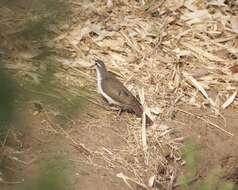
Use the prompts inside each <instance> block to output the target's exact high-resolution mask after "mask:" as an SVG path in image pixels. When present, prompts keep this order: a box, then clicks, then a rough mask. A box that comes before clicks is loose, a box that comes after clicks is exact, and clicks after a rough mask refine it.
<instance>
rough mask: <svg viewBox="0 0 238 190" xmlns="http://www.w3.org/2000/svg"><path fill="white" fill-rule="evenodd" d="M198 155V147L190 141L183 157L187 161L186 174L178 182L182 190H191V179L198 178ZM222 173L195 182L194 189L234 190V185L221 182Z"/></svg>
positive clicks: (215, 173)
mask: <svg viewBox="0 0 238 190" xmlns="http://www.w3.org/2000/svg"><path fill="white" fill-rule="evenodd" d="M197 153H198V150H197V149H196V146H195V145H194V144H193V143H191V142H190V141H189V142H187V143H186V144H185V146H184V148H183V157H184V160H185V161H186V174H185V175H184V176H181V177H180V178H179V179H178V181H179V184H180V187H182V189H184V190H187V189H191V181H192V180H191V179H193V178H194V177H195V176H196V173H197V171H196V168H197V165H196V163H197ZM219 173H220V171H212V172H210V173H209V175H208V176H207V177H206V178H205V179H201V180H198V181H197V182H194V186H193V188H194V189H196V190H217V189H218V190H232V189H233V188H234V184H232V183H231V182H224V181H221V180H220V178H219Z"/></svg>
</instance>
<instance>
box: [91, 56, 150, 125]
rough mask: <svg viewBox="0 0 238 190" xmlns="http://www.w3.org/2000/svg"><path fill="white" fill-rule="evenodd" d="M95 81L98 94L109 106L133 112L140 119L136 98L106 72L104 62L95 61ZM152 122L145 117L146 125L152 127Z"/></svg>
mask: <svg viewBox="0 0 238 190" xmlns="http://www.w3.org/2000/svg"><path fill="white" fill-rule="evenodd" d="M94 65H95V66H96V81H97V89H98V92H99V93H100V94H101V95H102V96H103V98H104V99H106V101H107V102H108V103H109V105H115V106H118V107H120V110H119V114H120V113H121V112H122V111H128V112H134V113H135V115H136V116H137V117H140V118H141V117H142V114H143V106H142V105H141V103H140V102H139V101H138V100H137V98H136V97H135V96H134V95H133V94H132V93H131V92H130V91H129V90H128V89H127V88H126V87H125V86H124V85H123V84H122V82H121V81H119V80H118V79H117V78H116V77H115V75H113V74H112V72H110V71H108V70H107V68H106V66H105V64H104V62H103V61H102V60H100V59H96V60H95V64H94ZM152 123H153V122H152V120H151V119H150V118H149V117H148V116H147V115H146V125H147V126H148V125H152Z"/></svg>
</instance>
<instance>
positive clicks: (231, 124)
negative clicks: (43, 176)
mask: <svg viewBox="0 0 238 190" xmlns="http://www.w3.org/2000/svg"><path fill="white" fill-rule="evenodd" d="M16 2H19V3H20V4H21V2H20V1H16ZM45 2H48V1H45ZM51 2H53V4H52V5H54V1H51ZM56 2H59V1H56ZM60 2H61V1H60ZM108 2H110V1H108ZM113 2H114V1H113ZM232 2H233V3H232ZM14 7H15V6H14ZM27 7H28V5H27ZM44 7H45V8H52V9H53V10H55V7H54V6H48V4H44V6H43V9H44ZM62 7H64V6H63V5H62V4H59V6H58V8H60V10H59V12H60V11H62ZM33 8H34V9H33V12H30V15H31V14H32V15H31V16H30V17H29V16H28V14H29V13H28V8H26V7H25V9H24V11H23V12H22V13H21V14H15V12H16V10H15V9H14V8H11V6H10V7H4V6H3V7H1V11H0V13H1V14H0V16H1V17H2V18H0V19H1V24H2V25H3V26H4V27H2V28H5V29H4V30H3V31H1V30H0V32H1V39H3V40H1V42H2V43H1V45H0V48H1V50H0V56H1V58H2V60H3V63H4V68H5V69H6V70H8V71H10V72H12V73H16V76H17V77H16V78H17V79H18V77H19V78H20V79H21V80H22V79H23V81H24V82H25V81H27V82H26V83H22V84H20V86H21V87H25V88H26V89H27V90H29V91H33V92H32V94H30V95H29V96H31V98H32V99H33V101H34V100H35V99H37V100H38V96H36V94H37V95H39V94H40V95H41V96H44V98H46V99H47V101H48V104H50V105H48V104H47V103H46V104H43V105H42V106H43V110H40V111H39V113H36V112H35V111H33V108H32V103H27V106H26V107H24V108H23V109H22V110H20V111H19V113H23V118H24V120H26V121H27V122H26V124H25V127H24V128H23V129H21V131H20V132H18V133H17V134H15V133H11V131H10V132H9V135H8V136H7V138H6V141H5V142H7V143H6V144H4V142H3V146H2V147H1V148H0V153H1V154H2V155H6V158H5V156H3V163H2V160H1V163H2V165H3V166H6V168H4V173H3V172H2V173H3V174H2V173H0V177H1V178H2V179H3V180H1V178H0V181H1V185H2V186H1V189H4V190H5V189H6V190H8V189H17V187H19V186H21V185H23V184H26V183H28V182H30V181H31V179H32V178H35V177H36V175H37V173H38V170H39V167H40V168H41V169H42V170H43V171H44V172H46V173H47V172H48V169H49V168H50V167H49V168H47V167H43V166H41V165H40V163H41V161H46V160H48V157H51V158H52V157H53V160H59V159H60V157H63V158H64V160H65V166H64V167H65V168H68V169H67V171H66V175H65V181H66V182H65V183H67V185H68V187H71V188H72V189H86V190H87V189H88V190H91V189H115V190H117V189H118V190H119V189H130V186H131V188H134V189H143V188H145V189H151V188H150V187H149V186H148V181H149V179H153V176H154V178H155V180H154V184H155V186H156V185H157V186H159V187H158V188H159V189H166V190H167V189H172V188H173V185H174V184H178V183H179V182H178V181H175V179H176V178H179V176H180V175H186V174H187V173H188V171H187V169H186V165H187V164H184V159H183V157H181V155H182V153H181V149H180V148H181V147H183V145H184V144H185V143H186V140H187V139H190V141H191V142H192V143H195V147H196V148H195V151H196V155H197V160H196V165H197V166H196V168H197V169H196V175H197V176H198V178H197V180H196V181H195V182H193V183H192V184H190V185H191V186H194V187H195V186H199V183H200V181H203V179H207V178H208V177H207V176H210V175H213V174H214V175H215V176H217V178H218V179H223V180H230V181H233V182H235V183H237V160H238V158H237V152H236V150H237V149H238V147H237V135H238V131H237V130H238V129H237V127H236V124H237V122H238V121H237V120H238V119H237V118H238V117H237V116H238V115H237V111H236V109H237V106H238V102H237V98H236V96H234V95H236V94H237V81H238V79H237V71H236V68H237V65H236V64H237V59H238V58H237V52H238V48H237V47H238V44H237V33H238V32H237V23H238V22H237V17H236V16H235V15H237V14H236V13H237V6H236V2H235V1H229V2H228V1H224V2H222V1H219V2H218V1H200V0H192V1H183V0H180V1H178V0H173V1H172V0H170V1H161V2H157V1H151V2H149V1H148V3H146V4H145V5H144V4H143V1H123V0H122V1H118V2H114V4H113V6H110V5H108V4H106V1H90V2H89V1H78V0H73V1H70V9H66V7H65V11H66V12H65V14H66V15H68V16H70V17H65V16H63V18H65V19H63V20H62V22H61V21H60V19H56V20H57V21H60V22H59V23H58V24H57V23H55V21H54V20H51V19H50V21H53V22H52V23H51V22H49V23H48V22H46V25H43V26H44V27H43V29H44V30H45V31H44V33H43V34H44V35H43V36H41V37H43V38H41V39H40V40H39V38H38V37H36V36H35V38H36V39H38V40H39V43H36V42H35V39H31V37H32V34H33V33H32V32H34V31H35V30H33V29H38V28H37V27H32V23H34V20H35V19H36V21H37V22H35V23H37V24H39V26H42V20H41V19H43V21H44V18H45V19H46V20H48V19H49V18H54V16H57V15H58V13H59V12H58V11H56V12H54V11H53V12H52V11H51V10H50V11H49V12H50V13H52V14H42V13H40V14H39V15H37V14H36V15H35V14H34V10H38V6H37V4H35V6H33ZM68 8H69V7H68ZM25 11H26V12H27V14H26V13H25ZM72 13H73V15H71V14H72ZM9 15H10V16H11V17H10V16H9ZM9 18H10V19H9ZM55 18H57V17H55ZM28 21H29V22H28ZM19 26H21V27H22V28H21V27H19ZM23 26H28V27H29V28H28V30H24V27H23ZM16 28H21V29H20V31H18V30H17V29H16ZM48 29H49V30H48ZM32 30H33V31H32ZM38 31H39V30H36V31H35V32H36V34H42V33H38ZM24 33H26V34H27V35H26V36H25V37H24V36H22V34H24ZM19 34H20V35H19ZM46 34H48V35H46ZM45 35H46V36H47V38H46V36H45ZM18 36H22V37H24V38H23V40H22V39H20V38H18ZM13 37H14V38H13ZM29 38H30V39H31V40H29ZM42 42H43V43H42ZM23 47H24V48H23ZM39 57H41V58H42V57H44V59H40V58H39ZM95 57H96V58H100V59H102V60H103V61H105V64H106V65H107V68H109V69H110V70H111V71H113V72H114V73H116V74H117V75H118V76H120V77H121V78H120V80H122V81H123V82H124V84H125V85H126V86H127V87H128V88H129V89H130V90H131V91H132V92H133V93H134V94H140V95H141V97H140V100H141V99H143V96H144V97H145V101H146V103H147V104H148V105H149V108H151V109H148V112H151V113H152V115H153V114H154V116H155V115H156V116H155V126H154V127H152V128H151V129H148V130H147V136H146V137H147V144H146V145H147V147H146V146H145V144H143V143H144V142H143V143H142V132H141V131H142V130H141V123H140V121H139V120H137V119H136V118H135V117H134V116H133V115H130V114H127V113H125V114H123V116H122V118H117V117H116V113H115V112H113V111H109V110H106V109H102V107H103V106H96V107H95V105H105V103H103V102H102V101H101V99H100V97H99V96H97V95H96V92H95V77H94V75H93V72H92V71H91V70H89V69H88V67H89V66H90V65H91V64H92V62H93V60H94V59H95ZM230 68H233V69H230ZM19 71H21V72H19ZM21 80H19V81H20V82H19V83H21ZM29 84H30V85H29ZM29 86H31V88H28V87H29ZM32 87H34V88H32ZM23 90H25V89H24V88H23ZM208 92H214V93H213V94H210V93H208ZM49 97H50V98H49ZM78 97H80V98H82V97H83V98H84V99H85V98H87V99H88V100H89V102H91V103H92V102H93V106H92V107H93V108H92V110H87V111H85V110H84V111H81V112H83V114H82V113H80V109H79V110H77V109H76V117H73V119H72V118H71V119H69V118H68V117H67V116H64V115H63V116H62V115H59V114H58V110H57V108H55V107H54V106H52V104H53V105H54V103H55V104H59V105H60V106H61V107H67V108H68V110H70V108H71V106H72V107H74V108H81V107H80V106H81V105H82V104H81V103H82V102H81V100H79V99H77V98H78ZM229 97H230V98H232V97H233V99H229ZM32 99H31V100H32ZM62 100H64V101H62ZM227 100H229V101H228V103H229V104H227V105H226V106H228V109H225V111H224V113H222V116H221V115H215V114H214V113H212V112H211V110H213V111H214V110H215V111H220V110H223V108H224V103H227ZM231 100H232V101H231ZM181 105H187V106H186V107H182V106H181ZM204 105H206V106H207V107H206V109H205V108H203V107H204ZM226 106H225V107H226ZM88 107H91V105H90V106H88ZM105 107H106V108H108V107H107V106H105ZM195 107H196V109H195ZM222 107H223V108H222ZM156 108H157V109H156ZM199 108H200V109H199ZM70 111H72V110H70ZM79 113H80V114H79ZM174 113H175V114H174ZM74 114H75V112H74ZM77 114H79V116H78V115H77ZM59 116H60V118H59ZM222 117H224V118H222ZM171 118H173V119H172V120H171ZM161 120H163V122H161ZM225 121H226V122H225ZM209 123H210V124H209ZM212 125H213V126H212ZM214 126H216V127H217V126H218V127H221V128H223V129H224V130H226V131H228V132H230V133H232V134H233V135H234V136H233V137H231V136H229V135H227V134H226V133H225V132H224V131H221V130H220V129H216V127H214ZM5 145H6V146H5ZM1 158H2V157H1ZM5 163H6V164H5ZM59 170H60V171H59V172H61V169H59ZM5 171H7V172H5ZM62 172H63V169H62ZM67 177H68V178H69V182H67V180H66V178H67ZM119 177H120V178H119ZM123 177H124V179H123ZM127 177H129V178H130V179H128V178H127ZM22 179H24V182H23V181H22ZM126 182H128V184H126ZM15 183H16V184H15ZM129 184H130V185H129ZM158 184H160V185H158ZM215 185H216V184H215ZM179 188H181V187H178V189H179Z"/></svg>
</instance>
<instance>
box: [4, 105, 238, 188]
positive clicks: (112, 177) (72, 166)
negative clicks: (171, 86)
mask: <svg viewBox="0 0 238 190" xmlns="http://www.w3.org/2000/svg"><path fill="white" fill-rule="evenodd" d="M180 109H181V110H183V111H186V112H189V113H191V114H194V115H199V116H209V115H210V116H209V118H210V119H211V118H212V115H211V113H210V112H207V111H206V110H204V111H201V110H197V109H194V108H192V107H190V108H189V107H186V108H180ZM91 114H92V113H90V115H91ZM92 115H93V116H94V118H92V117H83V118H82V117H81V119H79V120H78V121H76V123H75V124H74V125H69V126H65V127H64V131H63V132H62V131H61V130H59V128H57V126H52V125H49V123H48V122H47V121H48V117H46V115H45V114H44V113H39V114H37V115H32V110H30V109H29V110H27V112H26V116H27V118H28V121H30V122H28V124H27V127H26V128H25V132H24V134H25V137H23V139H22V140H23V145H22V149H21V151H22V153H20V155H21V156H20V159H22V160H24V162H25V164H23V163H17V164H16V166H17V167H16V168H15V169H14V172H16V179H14V178H13V179H11V181H19V179H24V180H25V182H22V183H23V184H24V183H28V182H29V180H30V179H31V178H32V176H34V174H36V173H37V171H38V170H37V168H38V165H39V163H40V162H41V160H42V159H47V157H49V154H52V155H54V157H55V158H56V160H57V155H58V156H63V157H64V158H65V161H66V167H67V168H68V169H67V177H68V178H69V187H71V188H69V189H75V190H76V189H84V190H93V189H98V188H99V187H100V189H103V190H109V189H115V190H121V189H130V188H129V187H128V186H127V185H126V184H125V183H124V182H123V180H122V179H120V178H118V177H117V176H116V175H117V174H119V173H124V174H126V175H127V176H133V175H134V174H133V173H132V172H131V171H130V168H124V167H123V165H122V164H120V160H118V165H117V164H115V163H116V162H115V160H112V159H111V156H112V154H114V152H111V151H115V153H116V150H117V149H121V150H124V149H125V147H126V146H127V145H126V141H125V139H126V138H127V137H128V128H129V127H132V126H130V124H129V123H128V122H127V121H126V120H128V117H132V118H133V117H134V116H133V115H130V114H127V113H124V114H123V116H122V118H117V117H116V113H115V112H108V111H102V112H100V113H99V112H94V113H93V114H92ZM224 117H225V118H226V121H227V127H226V130H228V131H230V132H231V133H233V134H234V137H229V136H227V135H226V134H224V133H223V132H220V131H219V130H217V129H214V128H212V127H211V126H208V125H207V123H205V122H203V121H201V120H199V119H197V118H195V117H194V116H191V115H188V114H185V113H182V112H180V111H178V112H177V113H176V117H175V119H174V120H172V121H167V122H166V121H164V122H163V123H164V124H165V123H166V125H168V126H170V127H172V128H175V129H176V130H178V131H180V133H181V134H182V136H184V137H186V138H188V139H192V142H194V143H195V144H196V154H197V156H198V157H197V175H198V176H200V178H199V180H203V179H206V178H207V175H210V174H211V171H214V172H215V171H217V170H218V169H219V172H218V173H215V174H216V175H217V176H219V178H221V179H224V180H225V179H227V180H230V181H233V182H235V183H237V182H238V180H237V178H238V176H237V167H238V165H237V160H238V153H237V150H238V141H237V136H238V128H237V122H238V119H237V118H238V114H237V113H236V112H235V111H234V110H229V111H226V112H225V113H224ZM79 118H80V117H79ZM211 121H212V119H211ZM213 122H215V123H217V124H221V123H222V122H223V120H222V119H218V120H217V119H216V120H215V121H213ZM58 127H59V126H58ZM149 130H153V129H149ZM66 134H68V135H69V136H68V137H67V135H66ZM72 139H73V140H74V141H75V142H77V143H79V142H80V143H81V145H82V146H81V145H79V144H78V145H76V144H74V143H73V142H72ZM121 156H122V157H126V159H132V160H133V158H131V156H130V155H129V154H125V155H121ZM20 168H21V169H22V172H20ZM181 168H182V167H181ZM46 170H47V168H46ZM182 170H183V169H182ZM184 172H185V173H186V170H184ZM184 172H182V173H184ZM182 173H181V174H180V175H182ZM4 177H6V176H4ZM199 180H198V181H196V182H195V183H193V184H192V185H195V186H196V184H199ZM143 181H144V183H147V182H146V181H148V178H146V177H144V178H143ZM130 184H131V185H132V187H134V188H135V189H140V188H139V186H135V184H134V183H130ZM18 186H19V184H15V185H14V184H11V185H9V184H8V185H6V184H3V186H2V187H1V189H4V190H5V189H6V190H10V189H16V188H17V187H18ZM192 187H193V186H191V188H192Z"/></svg>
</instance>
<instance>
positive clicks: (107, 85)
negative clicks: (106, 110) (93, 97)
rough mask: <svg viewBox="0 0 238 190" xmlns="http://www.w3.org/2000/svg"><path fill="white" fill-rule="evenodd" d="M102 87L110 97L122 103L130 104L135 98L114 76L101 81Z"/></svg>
mask: <svg viewBox="0 0 238 190" xmlns="http://www.w3.org/2000/svg"><path fill="white" fill-rule="evenodd" d="M102 89H103V91H104V92H105V93H106V94H108V95H109V96H110V97H112V98H113V99H115V100H116V101H118V102H120V103H121V104H123V105H131V104H132V103H133V102H134V101H137V99H136V98H135V97H134V96H133V94H132V93H131V92H130V91H129V90H128V89H127V88H126V87H125V86H124V85H123V84H122V83H121V82H120V81H119V80H118V79H116V78H110V79H109V80H107V79H105V80H103V81H102Z"/></svg>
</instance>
